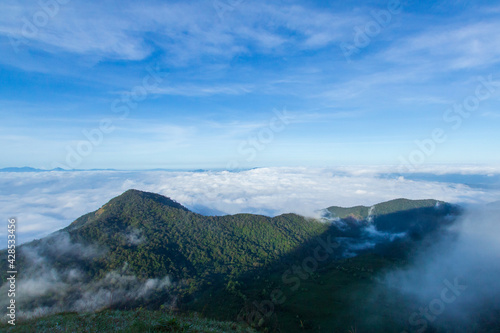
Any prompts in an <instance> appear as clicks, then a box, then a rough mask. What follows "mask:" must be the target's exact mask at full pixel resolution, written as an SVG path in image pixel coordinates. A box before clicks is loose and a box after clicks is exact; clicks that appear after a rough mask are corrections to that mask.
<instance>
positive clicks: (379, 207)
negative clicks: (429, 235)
mask: <svg viewBox="0 0 500 333" xmlns="http://www.w3.org/2000/svg"><path fill="white" fill-rule="evenodd" d="M440 204H445V202H442V201H437V200H432V199H426V200H408V199H394V200H390V201H386V202H382V203H379V204H376V205H374V206H372V207H367V206H354V207H349V208H344V207H338V206H331V207H328V208H327V209H326V210H327V211H328V212H330V213H331V214H332V217H338V218H341V219H345V218H347V217H353V218H355V219H358V220H360V219H366V218H367V217H368V215H387V214H393V213H397V212H403V211H407V210H412V209H420V208H429V207H435V206H436V205H440Z"/></svg>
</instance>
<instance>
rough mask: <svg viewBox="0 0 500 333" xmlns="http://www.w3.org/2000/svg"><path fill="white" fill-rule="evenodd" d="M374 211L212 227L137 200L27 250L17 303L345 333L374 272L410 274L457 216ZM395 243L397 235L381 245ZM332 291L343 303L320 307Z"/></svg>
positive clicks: (426, 209)
mask: <svg viewBox="0 0 500 333" xmlns="http://www.w3.org/2000/svg"><path fill="white" fill-rule="evenodd" d="M374 207H375V208H374V209H372V212H370V208H369V207H363V206H358V207H354V208H351V209H345V208H342V209H340V208H338V207H330V208H329V209H328V210H329V211H331V213H335V212H338V213H339V215H338V216H339V217H347V219H346V220H345V221H343V224H342V225H340V224H338V223H325V222H321V221H319V220H313V219H308V218H305V217H302V216H299V215H296V214H283V215H280V216H276V217H273V218H270V217H266V216H261V215H252V214H236V215H227V216H203V215H200V214H196V213H193V212H191V211H189V210H188V209H187V208H185V207H184V206H182V205H181V204H179V203H177V202H175V201H173V200H171V199H169V198H166V197H164V196H161V195H158V194H154V193H147V192H141V191H137V190H129V191H127V192H125V193H123V194H122V195H120V196H118V197H116V198H114V199H112V200H110V201H109V202H108V203H106V204H105V205H103V206H102V207H101V208H100V209H98V210H97V211H95V212H92V213H89V214H86V215H84V216H82V217H80V218H78V219H77V220H75V221H74V222H73V223H72V224H71V225H69V226H68V227H67V228H65V229H63V230H61V231H59V232H56V233H54V234H52V235H50V236H48V237H46V238H44V239H42V240H37V241H33V242H31V243H29V244H26V245H23V246H21V247H20V248H19V251H18V255H19V256H18V258H17V262H18V265H19V267H23V268H24V269H23V270H20V273H19V279H20V280H21V281H23V283H24V286H25V287H24V288H25V290H28V291H29V292H25V293H24V294H23V295H22V297H20V299H19V303H20V304H21V305H22V311H24V312H25V314H27V315H33V314H36V313H39V312H40V309H42V313H47V314H50V313H54V312H63V311H79V312H80V311H94V310H100V309H106V308H108V309H135V308H139V307H143V308H150V309H169V310H172V311H182V312H193V311H194V312H198V313H201V314H202V315H204V316H209V317H212V318H217V319H220V320H231V321H234V320H237V319H239V320H243V321H246V322H248V323H249V324H252V325H253V326H255V327H259V328H260V329H268V330H274V331H276V330H285V331H287V332H294V331H301V330H302V329H304V328H305V327H306V326H307V327H312V328H314V327H316V328H317V327H319V326H321V325H322V323H323V324H324V323H329V325H337V326H335V327H337V328H342V329H343V328H344V326H342V325H344V324H347V323H349V321H348V320H347V321H346V320H341V321H334V322H333V324H332V319H331V312H332V311H333V310H335V311H336V312H338V313H339V316H340V317H336V318H351V317H352V313H351V312H350V311H351V310H350V309H351V308H352V307H351V306H350V303H349V302H348V301H347V300H348V299H350V298H351V297H352V295H353V294H352V293H353V292H355V291H359V290H362V289H363V288H365V287H366V284H367V282H369V281H371V279H372V278H374V277H375V274H376V273H377V271H379V270H383V269H384V267H392V266H393V265H394V264H395V263H399V262H402V261H401V260H404V258H405V256H406V255H408V254H409V253H411V248H412V247H413V246H414V245H415V244H416V241H417V240H418V239H419V238H421V237H423V236H424V235H426V234H429V233H432V232H433V231H434V230H437V229H439V228H440V226H442V225H445V224H446V223H450V219H445V217H447V216H449V215H450V214H454V213H456V210H455V208H454V207H453V206H451V205H448V204H445V203H438V202H437V201H434V200H421V201H411V200H406V199H398V200H393V201H389V202H387V203H382V204H379V205H375V206H374ZM373 210H375V212H376V217H375V219H374V221H373V224H372V225H373V226H375V227H376V228H379V227H380V228H381V230H383V232H382V233H379V232H373V230H371V229H370V230H368V229H366V227H367V225H370V223H371V222H369V221H364V222H363V223H351V221H350V220H349V218H351V217H355V218H356V219H366V218H368V215H370V216H372V215H373ZM340 214H342V215H340ZM367 230H368V231H367ZM389 232H397V233H399V234H398V235H396V236H393V235H389V234H388V235H386V234H384V233H389ZM417 236H418V237H417ZM365 243H367V244H372V243H373V244H374V245H373V246H372V245H369V246H368V247H366V246H365V245H364V244H365ZM333 245H334V246H333ZM356 255H357V256H358V257H355V258H352V259H347V258H349V257H352V256H356ZM319 257H324V258H325V259H324V260H323V261H321V262H318V260H317V259H316V258H319ZM311 258H313V259H311ZM346 260H349V261H348V264H347V262H346ZM351 261H352V262H351ZM304 263H306V264H304ZM304 265H306V266H304ZM307 265H309V266H307ZM311 265H312V266H311ZM304 267H305V268H304ZM308 267H309V268H308ZM311 267H313V268H311ZM367 267H372V268H367ZM304 270H305V271H304ZM285 272H290V273H289V274H288V273H287V274H288V275H286V274H285ZM284 274H285V275H286V276H285V275H284ZM319 274H320V275H321V276H322V278H320V277H319ZM353 274H355V275H353ZM353 276H354V277H355V278H354V279H353V278H352V277H353ZM315 281H316V282H318V281H321V283H320V284H317V283H315ZM297 283H298V284H297ZM299 285H302V286H305V285H307V286H308V287H307V288H303V287H299ZM323 286H328V290H332V291H333V292H335V294H328V295H326V294H325V295H323V294H322V290H323V289H324V287H323ZM335 286H337V287H335ZM339 286H342V287H341V288H340V287H339ZM2 288H5V285H4V286H2ZM274 290H282V291H283V295H285V296H286V298H287V299H288V300H289V302H286V303H285V304H276V307H275V308H274V310H273V312H272V314H271V315H270V316H265V317H264V318H263V317H262V316H257V317H256V316H252V315H249V314H252V313H253V312H255V310H257V311H261V309H260V308H259V307H257V309H256V308H255V307H256V305H255V304H261V302H263V301H266V300H269V299H270V298H272V297H273V296H272V295H274V294H273V291H274ZM309 290H312V292H309ZM0 292H4V290H3V289H1V290H0ZM312 302H315V303H317V304H322V305H325V306H326V305H327V304H332V305H331V308H328V307H326V308H324V312H323V315H321V312H318V315H316V317H315V318H314V319H310V318H309V319H307V320H306V319H298V320H295V319H294V318H301V317H302V316H306V317H307V314H308V313H310V311H311V309H310V306H309V304H311V303H312ZM332 302H333V303H332ZM335 304H336V305H335ZM0 305H2V306H3V304H0ZM37 311H38V312H37ZM321 316H324V317H321ZM304 325H305V326H304ZM332 327H334V326H332Z"/></svg>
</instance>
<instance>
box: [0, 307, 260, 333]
mask: <svg viewBox="0 0 500 333" xmlns="http://www.w3.org/2000/svg"><path fill="white" fill-rule="evenodd" d="M0 330H2V331H3V332H12V333H17V332H19V333H21V332H37V333H45V332H47V333H49V332H50V333H52V332H56V333H57V332H68V333H73V332H89V333H90V332H99V333H101V332H102V333H105V332H130V333H137V332H141V333H147V332H182V333H202V332H203V333H204V332H214V333H219V332H220V333H226V332H231V333H243V332H245V333H252V332H255V331H254V330H253V329H251V328H249V327H247V326H246V325H243V324H239V323H234V322H220V321H216V320H211V319H206V318H201V317H199V316H197V315H195V314H191V315H180V314H176V315H173V314H170V313H165V312H162V311H148V310H143V309H138V310H133V311H118V310H115V311H111V310H106V311H99V312H95V313H75V312H72V313H60V314H56V315H51V316H46V317H43V318H37V319H30V320H22V321H18V322H17V323H16V326H12V325H7V324H1V325H0Z"/></svg>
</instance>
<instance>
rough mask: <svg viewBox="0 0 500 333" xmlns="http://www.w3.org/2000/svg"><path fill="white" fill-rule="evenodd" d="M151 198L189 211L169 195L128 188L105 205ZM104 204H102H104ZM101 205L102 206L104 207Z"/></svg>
mask: <svg viewBox="0 0 500 333" xmlns="http://www.w3.org/2000/svg"><path fill="white" fill-rule="evenodd" d="M144 200H147V201H149V200H151V201H155V202H158V203H160V204H162V205H165V206H169V207H172V208H177V209H181V210H184V211H189V209H187V208H186V207H184V206H183V205H181V204H180V203H178V202H177V201H175V200H172V199H170V198H169V197H166V196H163V195H161V194H157V193H152V192H144V191H140V190H136V189H130V190H127V191H125V192H123V193H122V194H121V195H119V196H117V197H115V198H113V199H111V200H110V201H109V202H108V203H107V204H106V205H116V204H123V203H127V204H130V203H137V202H138V201H144ZM106 205H104V206H106ZM104 206H103V207H104Z"/></svg>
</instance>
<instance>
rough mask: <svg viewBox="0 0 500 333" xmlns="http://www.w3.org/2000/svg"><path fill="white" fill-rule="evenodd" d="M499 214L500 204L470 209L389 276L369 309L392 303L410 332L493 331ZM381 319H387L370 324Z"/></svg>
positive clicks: (499, 277)
mask: <svg viewBox="0 0 500 333" xmlns="http://www.w3.org/2000/svg"><path fill="white" fill-rule="evenodd" d="M499 213H500V205H499V204H498V203H497V204H490V205H482V206H469V207H467V208H466V210H465V212H464V214H463V215H462V216H461V217H460V218H459V219H458V220H457V221H456V222H455V223H453V224H452V225H451V226H449V227H447V228H446V230H444V232H441V233H439V234H438V237H433V238H430V239H427V240H425V241H423V243H422V245H421V246H420V249H419V251H418V252H417V254H416V255H415V257H414V259H413V260H411V261H410V264H409V265H407V266H406V267H404V268H400V269H397V270H393V271H390V272H387V273H385V275H384V276H382V277H381V279H380V281H379V282H380V284H379V285H378V287H376V288H375V290H373V292H372V295H371V297H370V300H369V301H368V302H367V304H369V306H373V307H376V306H377V304H380V302H381V301H385V302H388V304H390V305H389V312H392V313H393V314H394V316H395V317H397V321H400V322H401V324H402V325H403V327H405V328H406V331H407V332H434V331H437V332H450V331H453V332H473V331H477V330H478V329H482V330H484V329H485V328H488V327H489V325H494V324H493V323H494V320H495V318H498V316H499V314H500V284H499V283H498V281H500V219H499V216H500V215H499ZM435 236H436V235H435ZM372 311H373V309H372ZM375 312H376V311H375ZM377 316H384V314H383V313H382V314H381V313H380V312H379V313H378V315H374V316H371V317H370V319H369V320H376V319H375V318H376V317H377ZM379 319H380V317H379Z"/></svg>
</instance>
